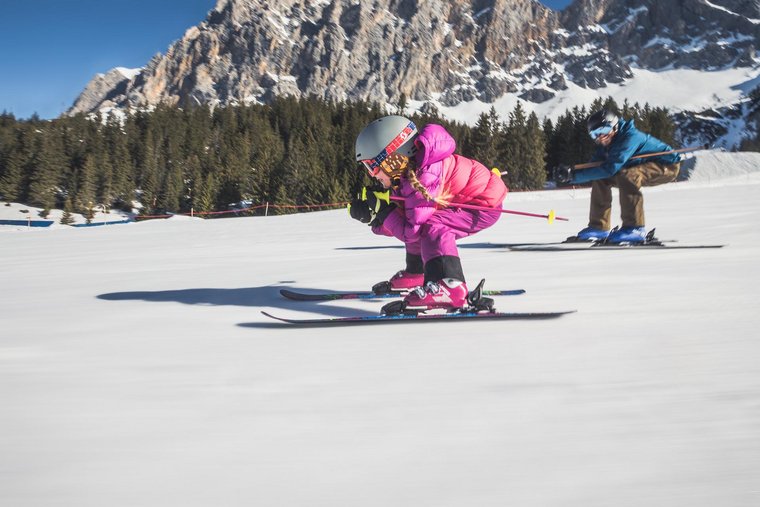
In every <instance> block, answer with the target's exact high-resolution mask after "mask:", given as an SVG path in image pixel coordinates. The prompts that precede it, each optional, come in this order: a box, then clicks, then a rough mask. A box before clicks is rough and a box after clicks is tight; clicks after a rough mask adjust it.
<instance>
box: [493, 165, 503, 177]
mask: <svg viewBox="0 0 760 507" xmlns="http://www.w3.org/2000/svg"><path fill="white" fill-rule="evenodd" d="M491 172H492V173H494V174H495V175H496V176H498V177H499V178H501V171H499V168H498V167H494V168H493V169H491Z"/></svg>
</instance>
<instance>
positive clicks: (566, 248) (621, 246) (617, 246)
mask: <svg viewBox="0 0 760 507" xmlns="http://www.w3.org/2000/svg"><path fill="white" fill-rule="evenodd" d="M724 246H726V245H673V244H667V243H662V244H647V243H638V244H637V243H592V244H588V245H580V244H577V243H576V244H569V245H553V246H550V245H541V246H539V245H536V246H516V247H510V250H512V251H514V252H577V251H583V250H585V251H589V252H593V251H596V250H676V249H693V248H723V247H724Z"/></svg>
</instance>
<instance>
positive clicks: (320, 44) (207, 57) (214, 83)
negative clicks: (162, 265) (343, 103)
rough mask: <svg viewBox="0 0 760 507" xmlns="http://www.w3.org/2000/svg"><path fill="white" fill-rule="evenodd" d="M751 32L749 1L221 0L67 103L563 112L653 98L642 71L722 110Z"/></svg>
mask: <svg viewBox="0 0 760 507" xmlns="http://www.w3.org/2000/svg"><path fill="white" fill-rule="evenodd" d="M759 35H760V12H759V8H758V2H754V1H751V2H750V1H743V0H714V1H708V0H660V1H655V0H638V1H634V0H576V1H575V2H574V3H573V4H571V5H570V6H569V7H568V8H567V9H565V10H564V11H562V12H561V13H560V12H556V11H553V10H551V9H549V8H547V7H545V6H544V5H543V4H541V3H540V2H537V1H535V0H477V1H476V0H472V1H462V0H459V1H455V2H444V1H442V0H433V1H429V2H417V1H415V0H373V1H369V2H357V1H355V0H322V1H319V2H311V1H309V2H304V1H302V0H286V1H281V2H268V1H265V0H219V1H218V2H217V5H216V7H215V8H214V9H213V10H211V11H210V12H209V14H208V16H207V18H206V20H205V21H203V22H202V23H200V24H199V25H198V26H195V27H191V28H189V29H188V30H187V32H186V33H185V35H184V36H183V37H182V38H181V39H180V40H178V41H177V42H175V43H174V44H173V45H172V46H171V47H170V48H169V49H168V51H167V53H166V54H165V55H160V54H159V55H156V57H154V58H153V59H152V60H151V61H150V62H149V63H148V64H147V65H146V66H145V67H144V68H143V69H142V70H141V72H139V73H138V74H136V75H133V76H124V77H122V78H120V77H119V76H123V74H122V73H120V72H113V71H112V72H110V73H108V74H106V75H105V77H104V76H98V77H96V78H95V80H93V82H92V83H90V84H89V85H88V87H87V88H86V90H85V91H84V92H83V94H82V95H81V96H80V97H79V98H78V99H77V101H76V103H75V104H74V106H73V107H72V108H71V110H70V111H69V113H72V114H73V113H77V112H92V111H95V110H99V109H102V108H108V107H118V108H124V107H150V106H152V105H155V104H157V103H159V102H166V103H171V104H179V105H180V106H184V105H188V104H196V103H211V104H234V103H250V102H261V101H267V100H269V99H270V98H271V97H272V96H274V95H283V94H292V95H296V96H303V95H314V96H319V97H324V98H326V99H334V100H346V99H366V100H372V101H379V102H387V103H389V104H397V103H399V102H400V101H401V100H402V96H403V97H405V98H406V99H407V100H408V101H410V103H411V104H412V105H413V106H414V107H416V108H419V109H423V110H424V109H429V108H431V107H435V108H437V109H438V110H442V111H444V112H448V111H449V110H451V109H456V108H457V107H459V108H461V109H467V110H468V111H476V110H479V109H484V107H483V106H482V105H486V106H485V109H487V108H488V107H490V106H491V105H495V104H502V105H503V104H507V103H510V104H514V102H516V101H517V100H520V101H523V102H524V103H525V105H526V108H527V109H529V110H531V109H539V110H540V109H546V108H550V109H552V110H554V111H559V112H562V111H564V109H565V106H567V105H568V101H569V102H570V103H577V102H580V101H581V99H583V100H587V99H589V98H592V99H593V98H596V97H600V96H601V97H604V96H606V95H610V94H612V92H614V91H615V87H628V88H641V90H639V92H640V93H630V94H629V93H627V90H626V92H625V93H622V94H621V95H624V96H625V98H627V99H628V100H629V102H631V103H634V102H639V103H641V104H643V103H645V102H649V103H650V104H651V103H658V102H662V101H663V100H662V99H660V95H661V94H662V93H663V90H661V89H659V87H657V86H652V84H653V83H654V84H657V83H658V81H659V80H657V79H656V80H655V81H651V80H650V79H649V77H650V76H651V74H652V73H654V74H656V75H658V76H660V75H663V76H666V78H665V79H669V80H671V81H672V82H673V83H672V86H671V89H668V90H665V91H664V92H665V93H666V94H668V96H669V95H670V93H671V92H674V91H677V92H678V93H677V97H676V99H677V100H674V101H668V103H667V104H663V105H667V106H668V107H669V108H671V109H672V110H673V111H674V112H687V113H688V116H689V117H690V118H699V116H698V114H699V113H702V112H703V111H704V110H705V109H710V110H712V111H717V112H718V115H719V116H720V115H723V114H724V113H723V112H722V111H724V110H725V108H729V109H730V108H735V107H736V106H737V104H738V103H739V102H740V101H741V100H742V97H743V95H742V93H733V92H735V91H737V90H740V91H741V92H744V91H746V89H747V88H748V87H750V83H754V80H755V79H756V78H757V77H758V74H759V72H758V60H757V59H756V56H755V47H756V46H757V41H758V36H759ZM678 71H692V72H690V73H689V72H687V73H681V72H678ZM737 71H738V72H737ZM674 72H675V74H674ZM726 75H728V76H730V78H727V77H725V76H726ZM673 76H676V77H675V78H674V77H673ZM716 76H717V78H716ZM647 85H649V86H647ZM694 88H697V89H698V90H699V93H698V95H699V96H700V97H699V99H698V100H693V98H692V96H691V94H692V92H691V90H693V89H694ZM704 94H707V95H708V96H709V97H711V100H710V102H711V103H709V104H706V103H705V102H706V101H705V100H703V98H702V95H704ZM713 95H715V97H714V98H712V96H713ZM587 102H590V100H589V101H587ZM587 102H586V103H587ZM501 112H502V113H507V112H508V110H502V111H501ZM557 114H558V113H557ZM476 116H477V115H475V114H472V113H471V114H469V115H467V117H466V118H459V119H462V120H465V121H467V122H469V123H472V122H474V121H475V118H476ZM703 116H704V115H703ZM720 120H721V118H720V117H719V118H715V117H714V115H713V118H712V119H711V120H710V122H711V123H716V122H717V123H720ZM696 130H699V129H692V131H696ZM716 132H717V133H718V134H719V136H718V137H722V138H724V139H722V141H723V144H731V143H732V142H734V141H735V140H734V139H733V138H729V137H726V135H727V134H728V130H727V129H723V130H721V129H718V130H717V131H715V130H713V136H714V135H715V134H716ZM715 140H716V139H712V141H715Z"/></svg>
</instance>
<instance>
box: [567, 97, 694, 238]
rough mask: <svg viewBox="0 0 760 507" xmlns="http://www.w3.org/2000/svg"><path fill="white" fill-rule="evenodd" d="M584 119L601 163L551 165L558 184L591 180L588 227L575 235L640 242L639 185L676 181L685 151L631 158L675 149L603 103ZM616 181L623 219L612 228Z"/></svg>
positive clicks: (641, 208)
mask: <svg viewBox="0 0 760 507" xmlns="http://www.w3.org/2000/svg"><path fill="white" fill-rule="evenodd" d="M586 125H587V128H588V133H589V135H590V136H591V138H592V139H593V140H594V142H595V143H596V144H597V145H598V148H597V150H596V153H595V154H594V156H593V158H592V162H597V161H600V162H602V163H601V165H599V166H597V167H594V168H591V169H583V170H576V169H573V168H572V167H571V166H567V165H561V166H559V167H556V168H555V169H554V171H553V173H554V174H553V179H554V181H555V182H556V183H557V184H559V185H567V184H571V185H575V184H581V183H587V182H589V181H591V182H592V186H591V209H590V211H589V223H588V227H586V228H585V229H583V230H581V231H580V232H578V234H577V239H578V240H581V241H589V240H607V242H609V243H623V242H626V243H642V242H644V241H645V240H646V229H645V227H644V226H645V222H644V196H643V194H642V193H641V187H652V186H655V185H661V184H663V183H670V182H671V181H675V179H676V178H677V177H678V172H679V169H680V165H681V162H680V161H681V156H680V155H679V154H677V153H671V154H666V155H659V156H653V157H651V158H650V157H647V158H638V159H636V158H632V157H635V156H637V155H646V154H649V153H659V152H667V151H673V148H671V147H670V146H668V145H667V144H665V143H664V142H662V141H660V140H659V139H657V138H655V137H652V136H651V135H649V134H645V133H644V132H641V131H640V130H638V129H636V127H635V126H634V124H633V120H627V121H626V120H623V119H622V118H619V117H618V116H617V115H616V114H615V113H613V112H611V111H608V110H605V109H603V110H601V111H596V112H595V113H593V114H591V115H590V116H589V117H588V120H587V122H586ZM612 187H617V188H618V189H619V193H620V216H621V219H622V225H621V227H620V228H618V229H617V230H615V231H614V232H613V233H610V226H611V223H610V214H611V210H612Z"/></svg>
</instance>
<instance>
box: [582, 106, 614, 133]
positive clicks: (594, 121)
mask: <svg viewBox="0 0 760 507" xmlns="http://www.w3.org/2000/svg"><path fill="white" fill-rule="evenodd" d="M619 121H620V118H619V117H618V115H616V114H615V113H613V112H612V111H609V110H607V109H602V110H600V111H596V112H595V113H593V114H592V115H591V116H589V117H588V120H586V128H587V129H588V133H589V135H590V136H591V137H592V138H594V139H596V138H597V137H599V136H603V135H607V134H609V133H610V132H612V130H613V129H615V127H617V124H618V122H619Z"/></svg>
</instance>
